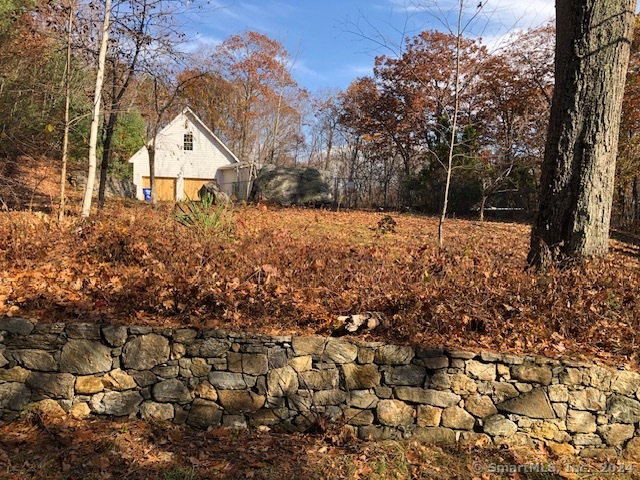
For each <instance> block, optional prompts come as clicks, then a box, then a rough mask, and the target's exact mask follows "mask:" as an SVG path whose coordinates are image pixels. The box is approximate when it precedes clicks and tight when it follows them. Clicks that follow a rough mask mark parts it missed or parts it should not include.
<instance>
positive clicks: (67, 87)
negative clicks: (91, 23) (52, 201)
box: [58, 1, 75, 222]
mask: <svg viewBox="0 0 640 480" xmlns="http://www.w3.org/2000/svg"><path fill="white" fill-rule="evenodd" d="M68 7H69V20H68V23H67V65H66V70H65V77H64V135H63V138H62V173H61V174H60V209H59V210H58V221H59V222H61V221H62V220H63V219H64V214H65V212H64V210H65V208H66V206H65V202H66V198H65V197H66V192H65V187H66V186H67V159H68V157H69V128H70V121H69V107H70V104H71V50H72V40H73V11H74V8H75V5H74V2H73V1H70V2H69V4H68Z"/></svg>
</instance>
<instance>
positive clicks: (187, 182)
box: [183, 178, 213, 200]
mask: <svg viewBox="0 0 640 480" xmlns="http://www.w3.org/2000/svg"><path fill="white" fill-rule="evenodd" d="M211 181H213V179H208V178H185V179H184V197H183V198H184V199H185V200H186V199H187V198H188V199H190V200H200V197H198V190H200V188H202V186H203V185H204V184H205V183H209V182H211Z"/></svg>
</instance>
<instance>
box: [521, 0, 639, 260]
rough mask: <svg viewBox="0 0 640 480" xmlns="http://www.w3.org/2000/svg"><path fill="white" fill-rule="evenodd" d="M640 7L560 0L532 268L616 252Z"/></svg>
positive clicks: (621, 0) (630, 0) (632, 1)
mask: <svg viewBox="0 0 640 480" xmlns="http://www.w3.org/2000/svg"><path fill="white" fill-rule="evenodd" d="M635 5H636V0H616V1H614V0H556V17H557V39H556V40H557V42H556V74H555V79H556V83H555V91H554V94H553V100H552V105H551V118H550V120H549V131H548V136H547V144H546V149H545V156H544V162H543V165H542V178H541V185H540V207H539V211H538V216H537V219H536V222H535V224H534V226H533V230H532V234H531V246H530V251H529V258H528V260H529V263H530V264H531V265H536V266H544V265H545V264H547V263H550V262H557V261H561V260H563V259H566V258H575V257H581V256H601V255H604V254H606V253H607V251H608V246H609V222H610V217H611V203H612V199H613V185H614V176H615V163H616V155H617V148H618V130H619V127H620V114H621V109H622V97H623V94H624V84H625V75H626V71H627V65H628V61H629V49H630V44H631V38H632V37H631V28H632V24H633V18H634V9H635Z"/></svg>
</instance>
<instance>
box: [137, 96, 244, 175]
mask: <svg viewBox="0 0 640 480" xmlns="http://www.w3.org/2000/svg"><path fill="white" fill-rule="evenodd" d="M181 115H188V116H189V117H191V120H192V121H193V123H195V124H197V125H198V126H200V128H202V130H204V131H205V133H206V134H207V135H209V136H210V137H211V138H212V139H213V141H214V143H216V144H217V145H218V147H220V148H221V149H222V150H224V151H225V152H227V153H228V154H229V155H230V156H231V159H232V160H233V162H234V163H240V160H239V159H238V157H236V154H235V153H233V152H232V151H231V150H230V149H229V147H227V146H226V145H225V144H224V142H223V141H222V140H220V139H219V138H218V137H217V136H216V134H215V133H213V132H212V131H211V129H210V128H209V127H207V125H206V124H205V123H204V122H203V121H202V120H201V119H200V117H198V115H196V112H194V111H193V110H191V108H189V107H185V108H184V110H182V112H180V113H179V114H178V115H176V117H175V118H174V119H173V120H171V121H170V122H169V123H168V124H167V125H166V126H165V127H164V128H162V130H160V131H159V132H158V136H160V135H162V133H163V132H165V131H167V130H169V129H171V128H172V127H173V126H174V125H175V124H176V123H178V121H179V120H180V117H181ZM145 148H146V147H142V148H141V149H140V150H138V151H137V152H136V153H134V154H133V155H132V156H131V158H130V159H129V163H131V162H132V161H133V159H134V158H135V157H136V156H137V155H138V153H140V152H141V151H142V150H145ZM232 165H233V164H232Z"/></svg>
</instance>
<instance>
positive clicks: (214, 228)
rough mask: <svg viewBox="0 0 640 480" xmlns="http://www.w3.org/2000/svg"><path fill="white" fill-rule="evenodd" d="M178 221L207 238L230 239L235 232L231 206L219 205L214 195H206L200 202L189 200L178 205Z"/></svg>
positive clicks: (176, 215) (221, 203) (226, 204)
mask: <svg viewBox="0 0 640 480" xmlns="http://www.w3.org/2000/svg"><path fill="white" fill-rule="evenodd" d="M177 210H178V211H177V212H176V214H175V217H176V220H177V221H178V223H180V224H181V225H184V226H185V227H187V228H190V229H192V230H193V231H195V232H196V233H197V234H198V235H202V236H205V237H210V236H214V237H218V236H222V237H230V236H231V235H233V232H234V230H235V223H234V221H233V209H232V208H231V204H228V203H223V202H220V203H217V204H216V199H215V197H214V196H213V195H205V196H204V197H203V198H202V199H201V200H200V201H199V202H198V201H195V200H191V199H190V198H188V197H187V200H186V201H184V202H181V203H179V204H178V205H177Z"/></svg>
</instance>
